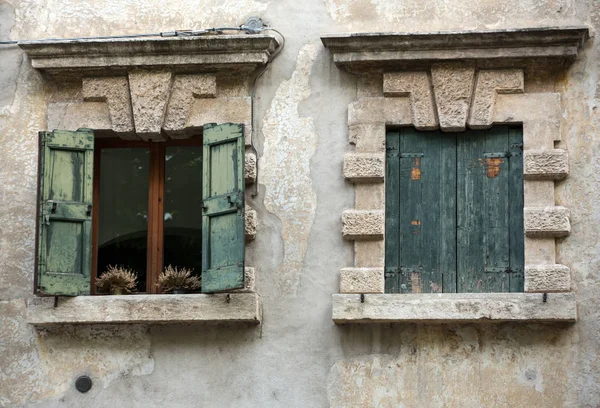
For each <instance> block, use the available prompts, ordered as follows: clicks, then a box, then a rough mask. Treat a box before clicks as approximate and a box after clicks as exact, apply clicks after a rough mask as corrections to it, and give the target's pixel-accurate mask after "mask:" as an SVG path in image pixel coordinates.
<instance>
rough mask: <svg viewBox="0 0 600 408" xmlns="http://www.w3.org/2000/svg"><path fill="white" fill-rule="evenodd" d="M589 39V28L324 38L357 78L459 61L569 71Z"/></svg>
mask: <svg viewBox="0 0 600 408" xmlns="http://www.w3.org/2000/svg"><path fill="white" fill-rule="evenodd" d="M588 38H589V30H588V28H587V27H544V28H527V29H508V30H489V31H488V30H486V31H455V32H437V33H346V34H330V35H324V36H321V40H322V41H323V44H324V45H325V47H327V48H328V49H329V51H330V52H331V54H332V55H333V61H334V62H335V64H336V65H337V66H338V67H339V68H343V69H346V70H348V71H350V72H353V73H365V72H371V73H374V72H385V71H392V70H393V71H397V70H411V69H426V68H428V67H430V66H431V65H432V64H435V63H441V62H453V61H460V62H462V63H471V64H473V65H475V66H477V67H480V68H506V67H515V66H519V67H525V66H530V65H541V64H543V65H544V66H546V67H548V66H555V67H561V68H563V69H564V68H565V67H566V66H568V65H570V64H571V63H572V62H573V61H574V60H575V58H576V57H577V54H578V52H579V49H580V48H581V46H582V45H583V43H584V42H585V41H586V40H587V39H588Z"/></svg>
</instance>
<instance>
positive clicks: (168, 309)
mask: <svg viewBox="0 0 600 408" xmlns="http://www.w3.org/2000/svg"><path fill="white" fill-rule="evenodd" d="M227 296H228V294H222V293H221V294H211V295H208V294H186V295H124V296H77V297H72V298H60V299H59V301H58V305H57V306H56V307H54V298H33V299H29V300H28V303H27V322H28V323H29V324H32V325H34V326H49V325H56V324H167V323H250V324H258V323H260V320H261V314H260V297H259V296H258V295H257V294H256V293H231V294H229V301H228V300H227V299H228V298H227Z"/></svg>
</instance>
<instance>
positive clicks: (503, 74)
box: [469, 69, 524, 129]
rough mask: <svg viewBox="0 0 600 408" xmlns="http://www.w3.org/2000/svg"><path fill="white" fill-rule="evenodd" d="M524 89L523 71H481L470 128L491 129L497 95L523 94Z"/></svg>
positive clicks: (470, 118)
mask: <svg viewBox="0 0 600 408" xmlns="http://www.w3.org/2000/svg"><path fill="white" fill-rule="evenodd" d="M523 89H524V78H523V70H521V69H507V70H493V71H489V70H482V71H479V72H478V73H477V81H476V85H475V97H474V98H473V105H472V106H471V115H470V117H469V127H470V128H471V129H489V128H490V127H491V126H492V123H493V119H494V108H495V106H496V94H512V93H522V92H523Z"/></svg>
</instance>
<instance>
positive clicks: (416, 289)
mask: <svg viewBox="0 0 600 408" xmlns="http://www.w3.org/2000/svg"><path fill="white" fill-rule="evenodd" d="M410 281H411V286H412V293H421V274H420V273H419V272H412V273H411V275H410Z"/></svg>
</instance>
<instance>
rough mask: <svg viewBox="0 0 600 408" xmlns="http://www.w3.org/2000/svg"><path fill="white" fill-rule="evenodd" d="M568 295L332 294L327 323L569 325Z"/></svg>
mask: <svg viewBox="0 0 600 408" xmlns="http://www.w3.org/2000/svg"><path fill="white" fill-rule="evenodd" d="M576 320H577V308H576V301H575V294H574V293H549V294H548V295H547V299H546V302H544V300H543V294H541V293H443V294H366V295H364V303H363V302H361V295H358V294H351V295H349V294H334V295H333V321H334V322H335V323H337V324H348V323H394V322H398V323H410V322H422V323H453V322H473V323H475V322H480V323H494V322H507V321H519V322H575V321H576Z"/></svg>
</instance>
